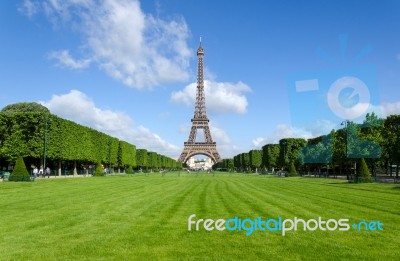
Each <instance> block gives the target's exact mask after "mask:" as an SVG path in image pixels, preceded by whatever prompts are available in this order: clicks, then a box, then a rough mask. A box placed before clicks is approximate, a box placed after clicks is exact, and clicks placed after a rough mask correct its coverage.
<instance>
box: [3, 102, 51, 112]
mask: <svg viewBox="0 0 400 261" xmlns="http://www.w3.org/2000/svg"><path fill="white" fill-rule="evenodd" d="M1 112H8V113H15V112H40V113H50V111H49V109H47V108H46V107H45V106H43V105H41V104H39V103H36V102H19V103H14V104H10V105H7V106H6V107H4V108H3V109H2V110H1Z"/></svg>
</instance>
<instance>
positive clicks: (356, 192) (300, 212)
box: [0, 173, 400, 260]
mask: <svg viewBox="0 0 400 261" xmlns="http://www.w3.org/2000/svg"><path fill="white" fill-rule="evenodd" d="M398 187H399V186H398V185H387V184H347V183H343V184H342V183H340V181H339V182H338V181H336V180H329V179H327V180H325V179H311V178H310V179H307V178H275V177H269V176H268V177H265V176H259V175H236V174H232V175H228V174H220V173H217V174H216V175H215V176H213V175H210V174H200V175H195V174H182V175H180V176H178V175H177V174H169V173H168V174H166V175H165V176H161V175H160V174H158V173H157V174H151V175H150V176H145V175H143V174H140V175H133V176H130V177H129V176H113V177H104V178H82V179H53V180H52V179H49V180H47V179H46V180H39V181H37V182H35V183H32V184H29V185H26V184H21V183H11V182H8V183H4V184H1V185H0V197H1V198H6V199H7V200H2V201H1V202H0V207H1V208H0V209H1V217H2V220H3V222H1V223H0V240H1V242H3V243H2V248H0V260H28V259H29V260H77V259H78V260H110V259H111V260H127V259H129V260H132V259H134V260H164V259H167V260H216V259H217V260H260V259H263V260H264V259H273V260H301V259H308V260H321V259H324V260H340V259H342V260H343V259H359V260H368V259H382V260H397V257H398V256H399V254H400V253H399V249H398V247H397V246H398V242H399V240H400V239H399V234H400V233H399V232H400V229H399V228H398V225H397V223H398V220H399V217H400V213H399V209H398V208H397V209H396V208H395V207H397V206H398V202H396V201H394V199H397V198H398V197H399V195H400V190H399V189H398ZM375 205H376V207H375V208H374V206H375ZM378 205H379V206H378ZM191 214H196V219H198V218H213V219H217V218H225V219H227V218H231V217H234V216H239V217H241V218H256V217H258V216H262V217H274V218H275V217H277V216H278V215H280V216H284V217H291V216H298V217H300V218H305V219H306V218H316V217H317V216H321V217H326V218H339V217H340V216H341V215H342V214H343V215H349V214H350V216H352V217H353V218H354V217H357V218H362V219H365V220H372V219H376V220H377V219H380V220H382V221H383V222H385V230H384V231H380V232H377V231H375V232H373V231H355V230H351V231H347V232H341V231H334V232H328V233H327V232H322V231H302V230H300V231H291V232H288V233H287V236H285V237H282V236H281V234H280V232H279V231H278V232H261V231H256V232H254V233H253V234H252V235H251V236H249V237H247V236H246V235H245V231H235V232H228V231H222V232H219V231H215V230H214V231H205V230H204V229H201V230H200V231H188V230H187V219H188V217H189V215H191ZM289 215H291V216H289ZM21 246H23V247H21Z"/></svg>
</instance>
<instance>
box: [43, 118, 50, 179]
mask: <svg viewBox="0 0 400 261" xmlns="http://www.w3.org/2000/svg"><path fill="white" fill-rule="evenodd" d="M48 121H49V115H48V114H47V113H46V117H45V120H44V140H43V172H45V171H46V152H47V151H46V149H47V148H46V146H47V123H48Z"/></svg>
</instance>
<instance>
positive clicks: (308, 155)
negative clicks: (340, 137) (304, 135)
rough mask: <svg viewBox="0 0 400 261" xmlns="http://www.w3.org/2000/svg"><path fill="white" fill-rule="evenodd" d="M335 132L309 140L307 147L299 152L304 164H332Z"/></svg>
mask: <svg viewBox="0 0 400 261" xmlns="http://www.w3.org/2000/svg"><path fill="white" fill-rule="evenodd" d="M334 134H335V132H334V131H332V132H331V133H330V134H329V135H323V136H319V137H317V138H313V139H309V140H308V141H307V146H306V147H304V148H301V149H300V151H299V157H300V158H299V159H300V162H301V163H302V164H304V163H324V164H328V163H331V162H332V153H333V152H332V150H333V146H332V144H333V137H334V136H335V135H334Z"/></svg>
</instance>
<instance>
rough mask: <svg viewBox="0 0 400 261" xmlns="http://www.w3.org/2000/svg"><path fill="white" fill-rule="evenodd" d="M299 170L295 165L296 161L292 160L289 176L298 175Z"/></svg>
mask: <svg viewBox="0 0 400 261" xmlns="http://www.w3.org/2000/svg"><path fill="white" fill-rule="evenodd" d="M297 175H298V174H297V171H296V167H295V166H294V163H293V162H291V163H290V168H289V176H290V177H293V176H297Z"/></svg>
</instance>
